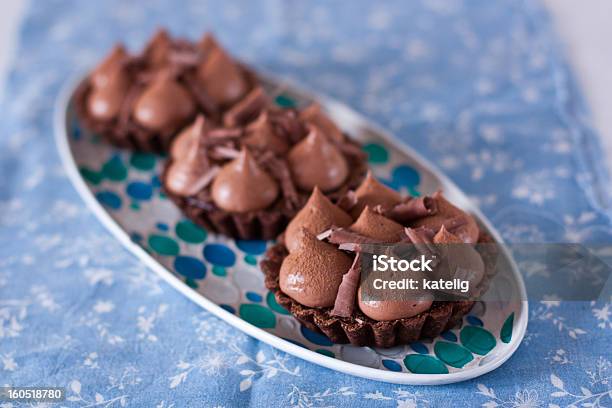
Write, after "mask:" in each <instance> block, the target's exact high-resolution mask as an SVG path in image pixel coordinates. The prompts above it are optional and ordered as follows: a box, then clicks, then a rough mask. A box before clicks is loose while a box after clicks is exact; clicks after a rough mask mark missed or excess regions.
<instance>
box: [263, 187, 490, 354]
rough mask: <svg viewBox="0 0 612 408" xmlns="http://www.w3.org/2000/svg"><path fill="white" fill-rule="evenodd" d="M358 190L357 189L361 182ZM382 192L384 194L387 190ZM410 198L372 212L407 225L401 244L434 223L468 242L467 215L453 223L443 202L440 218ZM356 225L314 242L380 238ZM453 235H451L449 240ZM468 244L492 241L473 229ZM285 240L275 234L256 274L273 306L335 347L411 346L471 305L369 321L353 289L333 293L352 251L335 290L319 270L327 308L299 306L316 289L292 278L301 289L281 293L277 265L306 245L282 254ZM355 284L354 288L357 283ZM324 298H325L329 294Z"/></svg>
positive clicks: (448, 304)
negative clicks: (260, 275)
mask: <svg viewBox="0 0 612 408" xmlns="http://www.w3.org/2000/svg"><path fill="white" fill-rule="evenodd" d="M364 184H367V181H366V182H364ZM361 187H363V184H362V186H361ZM363 190H364V189H363V188H362V192H361V193H362V194H361V195H360V199H361V200H360V199H355V198H354V196H353V200H352V205H351V206H352V207H353V208H355V206H356V205H358V202H361V204H363V201H364V197H366V196H367V195H364V194H363ZM375 190H376V189H375ZM378 190H380V189H378ZM387 193H389V192H388V191H387ZM371 197H374V196H371ZM385 197H386V198H393V196H392V195H391V194H390V193H389V194H386V193H383V194H381V191H378V199H377V201H378V202H379V203H384V202H385ZM438 197H439V196H438ZM413 200H416V199H412V200H408V201H406V200H404V201H403V202H395V203H394V204H393V205H392V206H388V207H387V208H386V210H383V204H378V208H377V211H378V212H379V213H380V214H383V213H384V214H385V216H387V217H391V216H393V217H394V218H393V219H394V220H396V221H399V220H404V221H400V222H402V223H403V224H404V225H409V226H410V227H408V228H406V230H407V231H410V234H406V235H408V236H405V237H404V241H403V242H412V243H414V244H415V245H416V243H417V241H419V237H421V238H422V237H423V236H421V235H420V234H421V232H423V231H424V229H423V227H419V225H423V224H427V225H428V227H426V228H429V226H434V227H435V226H436V225H437V224H438V223H440V225H441V227H440V230H439V231H438V232H440V231H442V232H443V233H447V232H446V230H445V227H444V225H451V226H452V228H453V231H454V233H465V234H463V235H464V238H462V239H461V240H462V242H469V241H470V240H472V239H473V234H474V231H473V230H471V228H472V226H473V225H471V222H472V221H473V219H472V218H471V216H469V215H467V214H466V216H467V217H470V219H469V221H468V222H464V223H459V222H457V218H455V217H456V215H457V214H458V213H455V212H454V211H455V210H457V211H460V210H458V209H457V208H456V207H452V208H451V207H446V208H445V205H446V204H447V202H446V201H444V203H443V204H441V206H442V207H443V210H444V213H443V214H440V209H436V208H434V207H433V206H432V201H431V200H432V198H430V197H427V198H422V199H418V200H419V202H413ZM365 201H368V199H365ZM391 201H393V200H391ZM408 203H411V204H408ZM424 203H426V204H424ZM371 204H374V203H373V202H372V201H370V202H369V204H368V205H371ZM387 204H389V201H388V200H387ZM351 206H349V207H351ZM407 207H410V209H409V210H407ZM347 210H350V208H347ZM370 211H371V210H370V209H369V207H368V206H366V208H365V209H364V210H362V215H363V213H367V212H370ZM298 217H299V216H298ZM298 217H296V218H298ZM360 218H361V216H360V217H358V218H357V220H359V219H360ZM425 219H429V220H428V221H424V220H425ZM408 220H409V221H408ZM359 223H361V224H363V223H362V222H358V221H356V222H355V223H354V224H353V225H352V226H349V227H347V228H336V227H332V228H331V229H329V230H327V231H325V232H324V233H322V234H319V236H318V239H319V240H325V239H326V238H327V237H329V233H330V231H334V230H335V231H340V232H342V235H346V237H340V234H339V235H338V236H339V238H341V239H340V241H334V242H335V243H336V244H338V242H342V243H343V245H342V247H343V248H350V247H351V246H352V245H353V244H351V242H352V243H354V244H355V245H357V246H358V245H359V243H367V242H381V240H380V239H375V240H373V238H372V236H373V235H374V234H375V233H376V231H375V230H374V229H370V230H367V231H366V230H362V233H363V232H365V233H363V234H358V233H356V232H355V231H356V229H357V228H354V226H355V225H357V224H359ZM301 224H304V222H302V223H301ZM306 224H308V223H306ZM312 225H313V224H310V226H312ZM373 225H374V224H373ZM378 225H379V224H378ZM320 228H321V227H320V225H319V229H320ZM304 229H305V228H302V233H303V234H305V233H306V232H308V234H310V233H311V232H310V231H304ZM468 230H469V233H466V231H468ZM415 231H416V232H415ZM320 232H321V231H320V230H319V231H317V230H315V231H312V233H313V234H315V233H320ZM412 233H415V234H417V236H413V237H412V238H413V239H410V238H409V236H410V235H411V234H412ZM458 235H461V234H458ZM458 235H457V236H458ZM457 236H455V235H453V237H455V239H456V237H457ZM312 237H314V235H312ZM370 240H372V241H370ZM395 241H397V239H395V238H393V239H392V240H391V242H395ZM473 241H474V242H479V243H490V242H493V240H492V238H491V237H490V236H489V235H488V234H487V233H486V232H484V231H481V230H479V231H478V235H477V238H476V239H474V240H473ZM286 242H287V237H286V236H285V235H284V234H283V235H281V236H280V237H279V240H278V243H277V244H275V245H273V246H271V247H270V248H268V250H267V251H266V253H265V256H264V259H263V260H262V261H261V263H260V266H261V269H262V272H263V273H264V275H265V285H266V288H267V289H268V290H270V291H271V292H273V293H274V296H275V299H276V301H277V302H278V304H280V305H281V306H282V307H284V308H285V309H287V310H288V311H289V312H290V313H291V314H292V315H293V316H294V317H295V318H296V319H297V320H299V321H300V322H301V323H302V324H303V325H304V326H306V327H307V328H309V329H310V330H314V331H316V332H320V333H323V334H325V335H326V336H327V337H328V338H329V339H330V340H331V341H332V342H334V343H339V344H345V343H350V344H352V345H354V346H369V347H383V348H387V347H393V346H396V345H400V344H408V343H411V342H414V341H417V340H420V339H425V338H434V337H436V336H438V335H440V334H441V333H442V332H444V331H446V330H449V329H451V328H453V327H454V326H456V325H458V324H460V323H461V320H462V318H463V316H464V315H465V314H467V313H468V312H469V311H470V309H471V308H472V306H473V305H474V300H472V299H473V298H470V300H467V299H466V300H454V301H433V302H431V303H430V305H429V306H428V307H427V306H426V310H421V311H419V312H418V313H416V314H414V315H410V316H407V317H402V318H391V319H388V320H375V319H373V318H371V317H368V316H367V315H366V314H365V313H364V312H363V311H362V310H361V308H362V306H361V305H360V304H359V302H358V300H360V299H358V298H359V296H358V295H357V292H358V291H359V290H358V289H356V287H355V286H353V289H352V290H353V294H352V295H351V296H348V299H349V300H348V301H346V300H344V299H340V298H341V296H340V295H339V294H338V293H339V292H341V291H343V287H342V286H343V285H344V284H345V280H346V278H347V277H348V275H350V274H351V271H352V270H353V267H354V265H355V263H356V262H357V261H356V260H355V253H356V252H353V253H351V252H344V253H345V254H347V255H349V256H352V261H353V266H351V267H350V269H349V270H348V271H347V272H345V273H344V275H342V278H341V284H340V286H338V279H336V278H334V277H332V274H330V273H329V272H328V271H325V272H323V274H324V275H325V276H324V281H325V283H324V285H326V288H325V290H326V291H327V290H328V289H329V286H334V285H336V288H337V289H335V291H336V292H335V293H336V295H335V299H333V298H332V299H331V304H330V300H329V299H328V300H327V301H325V302H327V303H326V306H323V307H321V306H319V307H316V306H313V305H311V306H307V305H305V304H304V303H308V302H304V300H302V298H301V296H302V297H303V296H304V293H306V294H307V295H308V293H316V291H310V292H308V290H306V291H304V289H303V288H304V287H306V289H307V286H308V282H307V281H306V283H304V282H305V280H304V279H297V280H294V281H292V282H301V283H300V284H299V285H302V287H301V288H298V289H299V290H297V291H295V292H293V294H292V293H285V291H284V289H283V283H282V282H281V280H282V271H281V270H282V268H283V263H284V262H285V261H286V260H287V259H288V257H289V256H290V254H300V252H299V251H300V250H303V248H304V246H305V245H306V244H303V243H302V244H301V245H302V247H299V246H298V247H294V248H292V249H291V250H288V248H287V245H286ZM325 245H329V244H325ZM323 249H324V248H323ZM317 252H322V250H321V249H320V248H317ZM337 252H341V251H337ZM298 256H299V255H298ZM325 258H326V259H330V258H331V257H330V256H329V255H327V254H326V255H325ZM294 259H295V257H294ZM316 262H317V261H316V259H315V260H313V261H311V260H308V259H304V260H303V262H302V265H303V267H306V268H307V265H310V264H316ZM483 262H484V264H486V265H487V269H486V270H490V269H489V268H490V265H491V264H490V260H488V259H486V258H485V257H484V256H483ZM289 268H290V267H289ZM318 268H319V269H321V267H320V266H318ZM345 270H346V269H345ZM487 273H488V272H487ZM286 276H287V275H286ZM289 276H293V277H295V276H296V275H289ZM300 276H302V277H304V276H306V277H307V276H308V275H307V274H303V275H300ZM286 279H290V280H291V279H292V278H286ZM306 279H308V278H306ZM312 279H316V278H312ZM357 279H358V278H357ZM489 279H490V276H486V274H485V276H483V277H482V279H481V280H480V283H479V284H478V287H479V289H478V291H479V292H478V293H483V291H485V290H486V288H487V285H488V281H489ZM356 284H357V285H358V283H356ZM291 285H294V283H291V284H288V283H285V286H284V287H288V286H291ZM299 285H296V286H299ZM345 288H346V287H345ZM296 294H297V296H296ZM290 295H291V296H290ZM308 296H311V295H308ZM327 296H328V298H329V295H327ZM296 297H297V300H296ZM323 297H324V295H323ZM320 298H321V297H319V299H317V300H316V301H315V302H319V304H323V302H321V301H320ZM298 300H299V301H298ZM309 301H310V299H309ZM347 302H348V303H349V304H350V307H348V308H347V307H346V306H347ZM411 303H412V302H411ZM412 306H414V305H412ZM370 316H371V314H370Z"/></svg>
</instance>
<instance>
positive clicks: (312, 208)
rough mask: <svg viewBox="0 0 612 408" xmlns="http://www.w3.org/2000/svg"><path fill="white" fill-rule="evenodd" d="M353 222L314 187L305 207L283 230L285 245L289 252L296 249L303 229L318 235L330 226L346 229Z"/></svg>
mask: <svg viewBox="0 0 612 408" xmlns="http://www.w3.org/2000/svg"><path fill="white" fill-rule="evenodd" d="M352 222H353V220H352V219H351V217H350V216H349V215H348V214H347V213H346V212H344V211H343V210H342V209H340V207H338V206H336V205H334V204H333V203H332V202H331V201H330V200H329V198H327V197H326V196H325V195H324V194H323V193H322V192H321V190H320V189H319V188H318V187H316V186H315V188H314V189H313V190H312V194H310V198H308V201H307V202H306V205H305V206H304V207H303V208H302V209H301V210H300V211H299V212H298V213H297V214H296V216H295V217H294V218H293V219H292V220H291V222H290V223H289V225H288V226H287V229H286V230H285V245H286V247H287V249H288V250H289V252H293V251H295V250H296V249H297V247H298V245H299V240H300V231H301V230H302V229H303V228H305V229H306V230H308V231H309V232H310V233H312V234H315V235H317V234H319V233H321V232H323V231H325V230H326V229H328V228H330V227H331V226H336V227H348V226H349V225H350V224H351V223H352Z"/></svg>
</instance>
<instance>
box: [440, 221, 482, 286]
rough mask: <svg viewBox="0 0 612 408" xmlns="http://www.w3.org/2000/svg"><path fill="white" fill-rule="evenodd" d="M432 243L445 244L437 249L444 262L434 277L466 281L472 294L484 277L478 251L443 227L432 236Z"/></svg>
mask: <svg viewBox="0 0 612 408" xmlns="http://www.w3.org/2000/svg"><path fill="white" fill-rule="evenodd" d="M433 242H434V244H445V245H438V247H437V248H438V250H439V251H441V252H442V254H441V255H442V258H443V259H444V262H442V263H441V264H440V265H439V266H438V267H437V268H436V270H435V273H436V277H437V278H444V279H453V278H458V279H462V280H468V281H469V282H470V292H473V290H474V288H475V287H476V286H477V285H478V284H479V283H480V282H481V281H482V279H483V278H484V275H485V264H484V261H483V260H482V257H481V256H480V254H479V253H478V251H476V249H474V247H473V246H471V245H466V244H465V243H464V242H463V240H462V239H461V238H459V237H457V236H456V235H454V234H452V233H450V232H449V231H448V230H447V229H446V227H445V226H444V225H442V227H441V228H440V230H439V231H438V232H437V233H436V235H435V236H434V238H433ZM468 294H469V293H468Z"/></svg>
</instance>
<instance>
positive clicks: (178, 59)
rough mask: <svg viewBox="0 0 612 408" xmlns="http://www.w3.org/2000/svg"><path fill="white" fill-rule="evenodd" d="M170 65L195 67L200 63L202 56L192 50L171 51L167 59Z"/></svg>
mask: <svg viewBox="0 0 612 408" xmlns="http://www.w3.org/2000/svg"><path fill="white" fill-rule="evenodd" d="M168 59H169V60H170V62H171V63H173V64H176V65H180V66H184V67H195V66H197V65H198V64H200V62H202V55H201V54H200V53H198V52H197V51H194V50H189V49H184V50H172V51H171V52H170V55H169V57H168Z"/></svg>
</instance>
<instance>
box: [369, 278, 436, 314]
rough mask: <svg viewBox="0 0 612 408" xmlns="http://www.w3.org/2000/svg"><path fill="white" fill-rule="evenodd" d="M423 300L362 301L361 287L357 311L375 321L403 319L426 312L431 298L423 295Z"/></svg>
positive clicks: (430, 303)
mask: <svg viewBox="0 0 612 408" xmlns="http://www.w3.org/2000/svg"><path fill="white" fill-rule="evenodd" d="M422 296H423V300H417V299H414V300H413V299H410V300H364V299H363V298H362V294H361V286H360V287H359V290H358V291H357V303H358V305H359V309H360V310H361V311H362V312H363V314H364V315H366V316H368V317H369V318H370V319H373V320H377V321H386V320H397V319H405V318H408V317H412V316H416V315H418V314H420V313H423V312H424V311H426V310H428V309H429V308H430V307H431V305H432V303H433V302H432V300H431V296H428V295H427V294H423V295H422Z"/></svg>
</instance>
